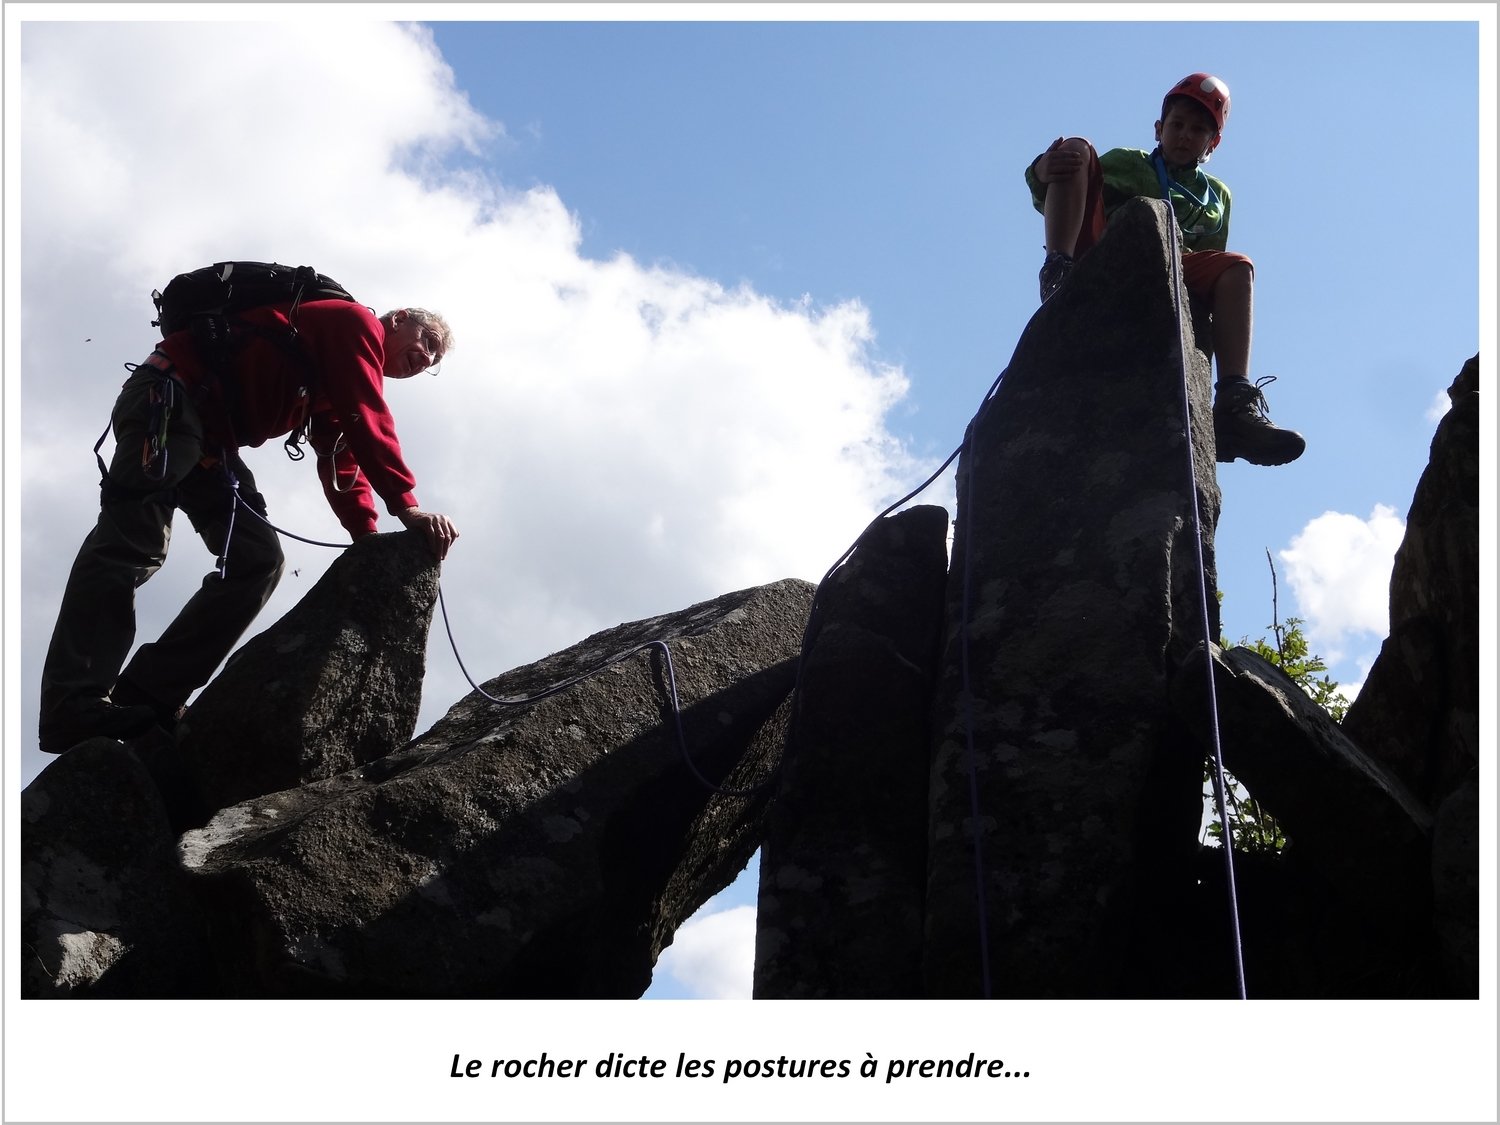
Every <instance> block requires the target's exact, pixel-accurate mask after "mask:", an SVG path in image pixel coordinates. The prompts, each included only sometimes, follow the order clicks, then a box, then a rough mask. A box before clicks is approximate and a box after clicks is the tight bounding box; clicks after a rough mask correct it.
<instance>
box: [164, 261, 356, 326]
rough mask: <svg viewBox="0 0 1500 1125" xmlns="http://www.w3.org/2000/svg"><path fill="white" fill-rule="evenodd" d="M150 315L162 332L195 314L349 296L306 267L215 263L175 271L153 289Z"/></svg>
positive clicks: (186, 323) (228, 312)
mask: <svg viewBox="0 0 1500 1125" xmlns="http://www.w3.org/2000/svg"><path fill="white" fill-rule="evenodd" d="M151 300H152V301H153V302H154V303H155V304H156V319H155V320H153V321H152V322H151V323H152V324H153V325H155V326H157V327H160V328H161V334H162V335H163V336H170V335H171V334H172V333H174V332H181V331H182V330H183V329H184V328H191V327H193V321H194V319H195V318H197V317H221V318H227V317H230V316H232V315H234V314H235V313H238V312H243V311H245V310H246V309H253V308H259V307H260V306H261V305H276V304H282V303H284V302H288V301H289V302H291V304H292V308H293V311H295V310H296V306H297V305H298V304H300V303H301V302H302V301H323V300H340V301H353V300H354V298H353V297H351V296H350V295H349V292H348V290H346V289H345V288H344V287H343V286H342V285H340V284H339V283H338V282H337V281H334V280H333V278H331V277H325V276H324V275H323V274H321V273H319V272H318V271H317V270H315V269H313V268H312V267H311V266H297V267H296V268H295V269H294V268H293V267H291V266H283V265H278V264H277V263H276V262H215V263H214V264H213V265H211V266H204V267H203V268H202V269H197V270H192V271H191V272H189V273H180V274H178V275H177V276H176V277H174V278H173V279H172V280H171V281H169V282H168V283H167V287H166V288H165V289H162V290H153V291H152V293H151Z"/></svg>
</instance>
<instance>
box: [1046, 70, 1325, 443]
mask: <svg viewBox="0 0 1500 1125" xmlns="http://www.w3.org/2000/svg"><path fill="white" fill-rule="evenodd" d="M1228 117H1229V88H1228V87H1227V86H1226V85H1225V84H1224V83H1223V81H1221V80H1220V79H1218V78H1215V77H1214V76H1213V75H1211V74H1191V75H1189V76H1188V77H1186V78H1184V79H1183V80H1182V81H1181V82H1179V83H1177V85H1176V86H1173V87H1172V89H1171V90H1170V91H1168V93H1167V96H1166V98H1165V99H1164V100H1163V102H1162V107H1161V120H1159V121H1158V122H1156V148H1155V149H1153V150H1152V151H1151V152H1146V151H1144V150H1142V149H1133V148H1116V149H1110V150H1109V151H1108V152H1106V153H1104V154H1103V155H1102V156H1101V155H1099V154H1098V153H1097V152H1095V150H1094V146H1093V145H1092V144H1090V143H1089V142H1088V141H1087V140H1085V139H1083V138H1082V137H1067V138H1063V137H1058V138H1057V140H1055V141H1053V142H1052V144H1051V145H1049V146H1048V147H1047V151H1046V152H1044V153H1042V154H1041V155H1040V156H1038V157H1037V158H1036V159H1035V160H1033V161H1032V162H1031V165H1030V167H1028V168H1027V169H1026V183H1027V185H1028V186H1029V187H1030V188H1031V197H1032V202H1033V204H1034V205H1035V206H1036V209H1037V210H1038V211H1040V212H1041V213H1042V219H1043V234H1044V237H1045V239H1046V252H1047V257H1046V260H1045V261H1044V262H1043V263H1042V270H1041V278H1040V279H1041V296H1042V301H1043V302H1045V301H1046V300H1047V299H1048V298H1049V297H1051V296H1052V294H1054V293H1055V292H1057V290H1058V288H1059V287H1060V286H1061V285H1062V284H1063V280H1064V279H1065V278H1066V277H1067V276H1068V271H1069V270H1070V269H1072V267H1073V263H1074V261H1075V260H1077V259H1078V258H1079V257H1080V256H1082V255H1083V254H1085V253H1087V252H1088V250H1089V249H1090V248H1091V247H1092V246H1093V245H1094V244H1095V243H1096V242H1098V241H1099V239H1100V238H1101V237H1102V236H1103V234H1104V227H1105V223H1106V221H1107V220H1108V217H1109V215H1110V213H1111V212H1112V211H1113V210H1114V209H1115V208H1116V207H1118V206H1120V205H1121V204H1123V203H1125V202H1127V201H1129V200H1131V199H1134V198H1136V197H1138V196H1149V197H1151V198H1154V199H1166V200H1169V201H1170V202H1171V204H1172V210H1173V212H1174V213H1175V214H1176V216H1177V226H1178V229H1179V231H1180V235H1181V248H1182V277H1183V282H1184V284H1185V285H1186V287H1187V291H1188V293H1189V294H1190V295H1191V296H1192V297H1193V298H1195V299H1196V300H1199V301H1202V302H1204V303H1205V304H1207V306H1208V307H1209V308H1211V309H1212V310H1213V318H1214V351H1215V353H1216V354H1217V356H1218V369H1219V375H1218V382H1217V383H1216V384H1215V386H1214V435H1215V439H1216V445H1217V449H1218V453H1217V457H1218V460H1220V461H1222V462H1226V463H1228V462H1231V461H1233V460H1235V458H1237V457H1243V458H1244V459H1245V460H1246V461H1249V462H1250V463H1251V464H1254V465H1284V464H1286V463H1287V462H1289V461H1295V460H1296V459H1297V458H1298V457H1300V456H1302V451H1303V449H1304V448H1305V447H1306V442H1305V441H1304V440H1303V438H1302V435H1301V434H1299V433H1297V432H1295V431H1293V430H1285V429H1280V428H1279V427H1277V426H1275V425H1273V424H1272V422H1271V419H1270V417H1269V415H1268V413H1267V407H1266V400H1265V396H1264V395H1263V394H1262V393H1261V387H1263V386H1265V385H1266V384H1267V383H1270V382H1272V381H1274V379H1275V376H1268V377H1266V378H1262V379H1260V380H1257V381H1256V382H1255V383H1252V382H1251V381H1250V336H1251V324H1252V307H1253V295H1252V294H1253V283H1254V278H1255V266H1254V263H1252V262H1251V261H1250V259H1249V258H1247V257H1245V256H1244V255H1243V254H1236V253H1233V252H1232V251H1230V250H1228V249H1227V248H1226V247H1227V244H1228V241H1229V188H1228V187H1226V186H1225V185H1224V182H1223V181H1222V180H1219V179H1216V178H1214V177H1213V176H1209V175H1207V174H1205V173H1204V171H1203V170H1202V168H1200V167H1199V165H1201V164H1203V163H1204V162H1206V161H1207V160H1208V158H1209V154H1210V153H1212V152H1213V150H1214V149H1215V148H1217V147H1218V145H1219V140H1220V138H1221V136H1222V133H1223V129H1224V122H1225V120H1226V119H1227V118H1228Z"/></svg>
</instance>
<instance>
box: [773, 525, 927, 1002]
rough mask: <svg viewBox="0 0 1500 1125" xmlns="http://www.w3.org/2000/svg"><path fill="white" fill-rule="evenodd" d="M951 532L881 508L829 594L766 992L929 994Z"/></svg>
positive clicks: (783, 851) (778, 884) (790, 769)
mask: <svg viewBox="0 0 1500 1125" xmlns="http://www.w3.org/2000/svg"><path fill="white" fill-rule="evenodd" d="M947 530H948V513H947V510H946V509H943V508H935V507H927V506H924V507H917V508H912V509H909V510H907V511H904V512H901V513H899V514H897V515H894V516H889V517H886V518H884V519H881V520H879V521H877V522H876V523H875V524H872V525H871V526H870V528H869V529H868V530H867V531H866V532H865V534H864V535H863V536H862V537H861V540H860V542H859V545H858V546H857V547H856V549H855V550H854V553H853V554H852V555H850V557H849V559H848V561H847V562H845V563H844V565H843V566H841V567H839V568H838V569H837V570H836V571H834V573H833V574H832V575H831V576H830V577H829V578H828V579H827V580H826V581H825V582H824V583H823V585H822V587H821V588H820V589H819V592H818V598H817V607H816V609H815V612H814V623H813V625H812V626H811V627H810V629H809V637H808V640H807V647H806V649H805V653H804V656H803V663H802V673H801V680H800V684H799V687H798V690H797V694H796V696H795V698H794V704H793V707H794V715H795V721H794V724H793V728H792V732H791V734H790V737H789V744H788V752H787V761H786V762H785V764H784V766H783V768H782V772H781V781H780V785H779V787H778V790H777V796H776V802H775V804H774V806H773V809H772V813H771V817H770V823H769V825H768V828H767V834H766V840H765V844H764V847H763V849H762V852H761V859H760V896H759V915H758V918H757V924H756V955H755V988H754V994H755V996H756V997H757V998H758V999H858V998H864V997H876V998H901V997H916V996H921V995H922V981H921V949H922V898H923V887H924V883H925V877H924V863H923V855H924V853H925V850H926V849H925V844H924V837H925V835H926V824H927V798H926V789H927V752H926V747H927V743H928V730H927V710H928V703H929V700H930V699H931V693H932V681H933V678H934V675H935V671H936V657H937V643H938V639H939V637H938V632H939V628H940V625H941V613H942V599H943V589H944V586H945V584H946V581H947V550H946V539H947Z"/></svg>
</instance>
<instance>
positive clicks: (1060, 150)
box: [1042, 137, 1091, 257]
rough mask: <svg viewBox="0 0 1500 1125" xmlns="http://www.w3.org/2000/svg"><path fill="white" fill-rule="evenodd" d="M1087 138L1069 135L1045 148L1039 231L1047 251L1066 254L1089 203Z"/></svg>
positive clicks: (1078, 231) (1088, 151) (1078, 229)
mask: <svg viewBox="0 0 1500 1125" xmlns="http://www.w3.org/2000/svg"><path fill="white" fill-rule="evenodd" d="M1090 147H1091V146H1090V145H1089V142H1088V141H1086V140H1084V139H1083V138H1082V137H1068V138H1067V139H1066V140H1064V141H1063V142H1062V143H1061V144H1058V145H1056V146H1055V147H1053V148H1051V149H1048V151H1047V154H1046V156H1045V157H1044V158H1043V159H1044V160H1047V162H1048V166H1047V172H1046V173H1045V174H1047V175H1049V176H1051V177H1052V178H1050V179H1048V180H1047V181H1046V183H1047V195H1046V198H1044V199H1043V200H1042V231H1043V236H1044V238H1045V239H1046V244H1047V253H1049V254H1051V253H1055V252H1059V251H1060V252H1061V253H1064V254H1067V255H1068V256H1069V257H1072V255H1073V249H1074V247H1075V246H1077V245H1078V236H1079V235H1080V234H1081V233H1082V232H1083V211H1084V207H1085V205H1086V204H1087V203H1088V187H1089V153H1090Z"/></svg>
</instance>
